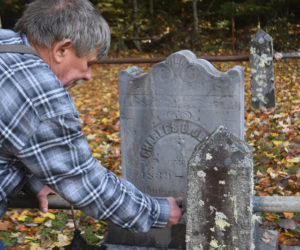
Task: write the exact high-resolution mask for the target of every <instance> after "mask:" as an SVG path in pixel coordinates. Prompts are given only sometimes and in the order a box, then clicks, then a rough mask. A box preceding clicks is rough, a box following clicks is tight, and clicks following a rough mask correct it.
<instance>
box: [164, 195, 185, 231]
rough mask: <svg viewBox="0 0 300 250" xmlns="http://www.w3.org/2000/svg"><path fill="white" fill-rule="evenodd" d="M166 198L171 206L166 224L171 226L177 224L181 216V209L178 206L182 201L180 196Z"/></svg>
mask: <svg viewBox="0 0 300 250" xmlns="http://www.w3.org/2000/svg"><path fill="white" fill-rule="evenodd" d="M167 200H168V201H169V203H170V208H171V212H170V218H169V221H168V226H172V225H175V224H177V223H178V222H179V220H180V218H181V216H182V211H181V209H180V207H179V205H181V203H182V199H181V198H176V199H175V198H173V197H167Z"/></svg>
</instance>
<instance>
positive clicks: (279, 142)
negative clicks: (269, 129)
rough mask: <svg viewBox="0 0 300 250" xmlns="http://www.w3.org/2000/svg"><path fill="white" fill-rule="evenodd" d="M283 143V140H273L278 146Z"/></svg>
mask: <svg viewBox="0 0 300 250" xmlns="http://www.w3.org/2000/svg"><path fill="white" fill-rule="evenodd" d="M282 143H283V141H275V140H274V141H273V144H274V145H275V146H278V145H280V144H282Z"/></svg>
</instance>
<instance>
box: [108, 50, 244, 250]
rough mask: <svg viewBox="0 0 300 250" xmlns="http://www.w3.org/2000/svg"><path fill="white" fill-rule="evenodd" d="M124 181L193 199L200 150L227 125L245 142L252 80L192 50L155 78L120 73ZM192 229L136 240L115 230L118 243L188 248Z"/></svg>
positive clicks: (155, 70)
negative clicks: (191, 173)
mask: <svg viewBox="0 0 300 250" xmlns="http://www.w3.org/2000/svg"><path fill="white" fill-rule="evenodd" d="M119 102H120V120H121V139H122V146H121V147H122V174H123V177H124V178H126V179H127V180H129V181H131V182H132V183H133V184H134V185H135V186H137V188H139V189H140V190H141V191H143V192H145V193H147V194H150V195H152V196H159V197H166V196H173V197H179V196H181V197H182V198H183V199H185V198H186V185H187V182H186V176H187V163H188V160H189V158H190V156H191V154H192V152H193V149H194V147H195V146H196V145H197V144H198V143H199V142H200V141H201V140H202V139H203V138H204V137H205V136H207V135H208V134H210V133H211V132H213V131H214V129H216V128H217V127H218V126H219V125H224V126H226V127H228V128H229V130H230V131H231V132H232V133H234V134H235V135H237V136H238V137H240V138H243V135H244V75H243V69H242V68H241V67H239V66H236V67H234V68H233V69H231V70H229V71H227V72H220V71H218V70H217V69H216V68H214V67H213V65H212V64H210V63H209V62H208V61H206V60H203V59H197V58H196V56H195V55H194V54H193V53H192V52H190V51H188V50H184V51H180V52H177V53H174V54H172V55H170V56H169V57H168V58H167V59H166V61H164V62H161V63H158V64H156V65H154V66H153V67H152V68H151V69H150V71H149V72H148V73H144V72H143V71H141V70H139V69H138V68H137V67H132V68H129V69H127V70H124V71H122V72H120V74H119ZM185 229H186V228H185V223H184V222H183V223H181V224H179V225H176V226H173V227H172V228H164V229H154V228H153V229H151V230H150V232H148V233H132V232H130V231H128V230H124V229H123V230H122V229H120V228H119V227H117V226H114V225H112V224H109V227H108V235H107V237H106V242H107V243H111V244H121V245H131V246H149V247H162V248H165V247H168V248H177V249H178V248H180V249H184V248H185Z"/></svg>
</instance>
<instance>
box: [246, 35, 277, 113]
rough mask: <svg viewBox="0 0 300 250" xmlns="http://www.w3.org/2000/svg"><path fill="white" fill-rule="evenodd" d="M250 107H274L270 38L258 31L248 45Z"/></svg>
mask: <svg viewBox="0 0 300 250" xmlns="http://www.w3.org/2000/svg"><path fill="white" fill-rule="evenodd" d="M250 69H251V95H252V97H251V98H252V107H253V108H260V107H262V106H264V107H275V86H274V68H273V41H272V37H271V36H270V35H268V34H267V33H266V32H264V31H263V30H258V31H257V33H256V34H255V35H254V37H253V38H252V39H251V44H250Z"/></svg>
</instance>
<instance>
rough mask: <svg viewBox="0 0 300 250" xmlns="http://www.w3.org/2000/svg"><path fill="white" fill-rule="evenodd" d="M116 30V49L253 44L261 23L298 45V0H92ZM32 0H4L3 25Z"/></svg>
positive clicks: (277, 39)
mask: <svg viewBox="0 0 300 250" xmlns="http://www.w3.org/2000/svg"><path fill="white" fill-rule="evenodd" d="M91 1H92V2H93V4H95V5H96V6H97V7H98V8H99V10H100V12H101V13H102V14H103V16H104V17H105V19H106V20H107V21H108V23H109V24H110V27H111V30H112V48H113V49H114V50H116V51H118V50H127V49H138V50H143V51H147V52H148V51H150V52H155V51H168V53H169V52H173V51H175V50H178V49H183V48H188V49H193V50H197V51H202V52H207V51H212V50H213V51H218V50H220V49H225V50H227V49H231V50H233V51H235V50H243V49H248V45H249V41H250V39H251V37H252V35H253V34H254V33H255V32H256V31H257V29H258V28H259V27H261V28H262V29H264V30H265V31H267V32H268V33H269V34H270V35H271V36H272V37H273V39H274V48H275V50H280V51H286V50H298V49H299V43H300V42H299V41H300V39H299V36H300V15H299V13H300V5H299V3H298V0H269V1H259V0H91ZM28 2H30V0H1V4H0V6H1V8H0V16H1V20H2V26H3V27H4V28H11V27H13V25H14V23H15V21H16V19H17V18H18V17H19V16H20V15H21V12H22V10H23V8H24V6H25V4H26V3H28Z"/></svg>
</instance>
